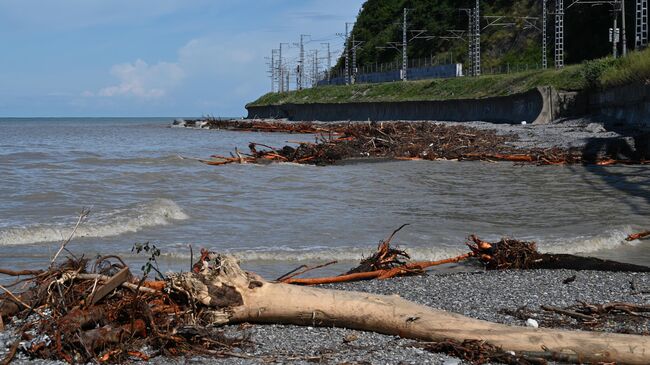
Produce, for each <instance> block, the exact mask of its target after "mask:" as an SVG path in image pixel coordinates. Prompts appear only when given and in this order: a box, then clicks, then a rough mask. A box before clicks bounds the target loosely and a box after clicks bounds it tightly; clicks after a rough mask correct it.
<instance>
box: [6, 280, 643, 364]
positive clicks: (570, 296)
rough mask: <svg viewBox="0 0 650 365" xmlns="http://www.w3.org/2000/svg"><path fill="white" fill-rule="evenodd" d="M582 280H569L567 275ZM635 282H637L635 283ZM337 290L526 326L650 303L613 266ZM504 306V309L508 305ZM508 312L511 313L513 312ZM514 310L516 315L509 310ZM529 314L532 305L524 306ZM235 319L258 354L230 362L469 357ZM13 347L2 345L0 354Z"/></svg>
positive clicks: (357, 334)
mask: <svg viewBox="0 0 650 365" xmlns="http://www.w3.org/2000/svg"><path fill="white" fill-rule="evenodd" d="M572 276H575V277H576V278H575V280H574V281H573V282H571V283H568V284H563V281H564V280H565V279H567V278H570V277H572ZM632 282H633V283H634V288H633V287H632V284H631V283H632ZM323 287H326V288H331V289H340V290H356V291H364V292H369V293H376V294H388V295H394V294H397V295H400V296H401V297H403V298H404V299H407V300H411V301H414V302H416V303H419V304H424V305H427V306H430V307H433V308H438V309H443V310H447V311H451V312H455V313H459V314H462V315H466V316H469V317H472V318H477V319H482V320H488V321H494V322H498V323H504V324H512V325H518V326H524V325H525V320H524V319H520V318H516V317H515V316H513V315H512V313H513V312H516V311H517V310H518V309H520V308H522V307H524V306H525V307H526V308H527V310H528V311H529V313H527V314H528V315H525V316H524V317H522V318H525V317H529V318H533V319H536V320H537V321H538V322H539V325H540V327H547V326H549V324H551V325H552V327H554V328H557V323H554V322H553V321H557V320H566V324H565V325H563V326H560V327H563V328H568V329H571V328H574V327H575V320H573V319H567V317H562V316H559V315H556V314H551V315H549V314H548V312H544V311H542V310H540V308H539V307H540V306H542V305H550V306H556V307H561V308H563V307H566V306H570V305H573V304H576V302H577V301H579V300H580V301H585V302H587V303H590V304H604V303H608V302H615V301H621V302H630V303H637V304H647V303H648V300H649V298H650V274H648V273H612V272H599V271H572V270H553V271H549V270H530V271H483V270H475V271H472V272H467V273H435V272H434V273H429V275H427V276H418V277H405V278H394V279H390V280H373V281H366V282H356V283H347V284H336V285H326V286H323ZM504 310H505V311H504ZM506 311H509V312H506ZM508 313H510V314H508ZM523 313H525V312H523ZM606 323H607V324H606V325H605V326H604V327H603V328H600V329H598V328H597V330H604V331H608V332H612V331H614V330H619V331H621V330H622V331H626V332H630V331H631V332H636V333H639V334H645V335H648V334H649V333H650V319H648V318H639V320H638V322H635V323H632V324H626V326H624V327H620V326H619V323H618V322H616V321H608V322H606ZM243 327H244V328H245V329H243V330H242V329H241V328H242V326H228V327H227V328H226V329H225V330H226V333H227V334H229V335H231V336H241V335H242V334H243V335H247V336H251V337H250V339H251V341H253V345H252V347H250V348H245V349H243V350H242V351H241V352H239V351H238V352H237V355H239V356H242V357H246V356H252V357H253V358H251V359H242V358H233V357H230V358H225V359H219V360H218V361H219V362H220V363H224V364H233V365H234V364H237V365H239V364H261V363H268V362H271V363H292V364H308V363H314V362H319V363H332V364H338V363H348V364H368V363H370V364H384V363H400V362H401V363H404V364H424V363H426V364H439V365H452V364H466V362H461V361H460V360H459V359H457V358H454V357H449V356H446V355H442V354H432V353H429V352H427V351H424V350H422V349H421V348H418V347H416V346H415V344H416V341H412V340H407V339H399V338H397V337H394V336H385V335H380V334H376V333H368V332H362V331H355V330H347V329H338V328H316V327H299V326H285V325H252V326H250V327H249V326H243ZM7 341H8V338H7V336H6V333H2V334H0V342H1V343H3V344H6V343H7ZM5 353H6V349H5V348H4V346H2V344H0V358H1V357H3V356H4V354H5ZM210 361H215V360H214V359H212V358H201V357H196V358H190V359H184V358H162V357H158V358H154V359H152V360H151V363H154V364H160V365H168V364H184V363H207V362H210ZM15 363H16V364H27V363H30V364H34V363H36V364H44V365H53V364H58V363H56V362H52V361H41V360H36V361H29V360H27V359H25V358H24V356H20V357H18V358H17V359H16V360H15Z"/></svg>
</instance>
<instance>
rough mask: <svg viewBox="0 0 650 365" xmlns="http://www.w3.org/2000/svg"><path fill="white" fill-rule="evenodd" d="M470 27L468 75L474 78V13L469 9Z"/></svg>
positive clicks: (468, 36) (468, 35) (468, 34)
mask: <svg viewBox="0 0 650 365" xmlns="http://www.w3.org/2000/svg"><path fill="white" fill-rule="evenodd" d="M467 15H468V16H469V22H468V24H469V26H468V29H467V48H468V49H467V75H468V76H474V12H473V11H472V9H467Z"/></svg>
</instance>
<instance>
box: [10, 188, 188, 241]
mask: <svg viewBox="0 0 650 365" xmlns="http://www.w3.org/2000/svg"><path fill="white" fill-rule="evenodd" d="M188 218H189V217H188V216H187V214H185V213H184V212H183V210H182V209H181V208H180V207H179V206H178V205H177V204H176V203H174V202H173V201H171V200H169V199H156V200H153V201H150V202H146V203H140V204H135V205H132V206H130V207H127V208H123V209H116V210H113V211H110V212H106V213H102V212H99V213H97V214H94V213H92V212H91V215H90V218H89V219H88V221H87V222H84V223H83V224H81V225H80V226H79V228H78V229H77V232H76V234H75V237H90V238H100V237H111V236H117V235H120V234H124V233H129V232H138V231H139V230H141V229H143V228H146V227H154V226H163V225H168V224H171V223H172V222H173V221H174V220H184V219H188ZM73 228H74V222H73V223H72V224H65V225H64V224H36V225H30V226H25V227H14V228H8V229H2V230H0V245H1V246H8V245H26V244H33V243H43V242H57V241H61V240H62V239H65V238H67V237H68V236H69V235H70V233H71V232H72V229H73Z"/></svg>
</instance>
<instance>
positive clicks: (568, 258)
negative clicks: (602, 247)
mask: <svg viewBox="0 0 650 365" xmlns="http://www.w3.org/2000/svg"><path fill="white" fill-rule="evenodd" d="M406 226H407V224H405V225H403V226H401V227H400V228H398V229H396V230H395V231H394V232H393V233H392V234H391V235H390V236H389V237H388V238H387V239H386V240H384V241H381V242H380V243H379V246H378V247H377V251H376V252H375V253H374V254H373V255H371V256H370V257H368V258H366V259H363V260H362V261H361V263H360V264H359V266H357V267H355V268H353V269H351V270H349V271H348V272H346V273H344V274H341V275H339V276H329V277H317V278H298V277H297V276H299V275H301V274H304V273H306V272H309V271H312V270H315V269H319V268H322V267H324V266H329V265H331V264H333V263H335V262H330V263H327V264H324V265H318V266H315V267H311V268H304V267H299V268H297V269H296V270H294V271H292V272H290V273H288V274H286V275H284V276H282V277H280V278H278V279H277V280H278V281H280V282H283V283H287V284H298V285H319V284H332V283H342V282H351V281H359V280H372V279H390V278H394V277H398V276H408V275H421V274H424V273H425V269H427V268H430V267H433V266H439V265H443V264H450V263H458V262H462V261H466V260H469V259H476V260H477V261H478V262H479V263H480V264H481V265H483V266H484V267H485V268H486V269H488V270H531V269H567V270H598V271H628V272H650V268H649V267H646V266H641V265H635V264H628V263H621V262H617V261H611V260H602V259H598V258H594V257H582V256H576V255H568V254H549V253H540V252H539V251H538V250H537V244H536V243H535V242H527V241H519V240H515V239H511V238H502V239H501V240H500V241H498V242H487V241H483V240H481V239H480V238H479V237H477V236H476V235H471V236H469V239H468V241H469V242H467V243H466V245H467V246H468V247H469V249H470V252H468V253H466V254H463V255H459V256H456V257H451V258H448V259H444V260H437V261H410V256H409V254H408V253H407V252H406V251H403V250H399V249H395V248H392V247H391V246H390V243H391V241H392V239H393V238H394V237H395V234H396V233H397V232H399V231H400V230H401V229H402V228H404V227H406ZM638 235H639V234H636V235H632V236H638ZM299 270H300V271H299Z"/></svg>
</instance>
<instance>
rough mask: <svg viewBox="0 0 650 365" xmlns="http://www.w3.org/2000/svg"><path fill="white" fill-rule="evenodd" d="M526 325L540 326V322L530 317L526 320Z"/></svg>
mask: <svg viewBox="0 0 650 365" xmlns="http://www.w3.org/2000/svg"><path fill="white" fill-rule="evenodd" d="M526 327H532V328H539V323H537V321H536V320H534V319H532V318H528V320H527V321H526Z"/></svg>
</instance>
